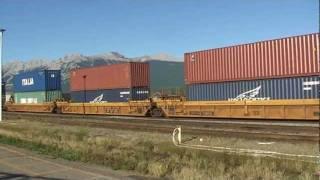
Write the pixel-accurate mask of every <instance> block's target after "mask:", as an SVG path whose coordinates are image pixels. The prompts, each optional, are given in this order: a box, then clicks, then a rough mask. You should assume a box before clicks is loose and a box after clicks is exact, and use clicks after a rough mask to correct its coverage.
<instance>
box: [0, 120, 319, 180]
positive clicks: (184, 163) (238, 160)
mask: <svg viewBox="0 0 320 180" xmlns="http://www.w3.org/2000/svg"><path fill="white" fill-rule="evenodd" d="M228 142H229V143H230V142H232V143H233V145H230V144H228ZM0 143H3V144H9V145H14V146H17V147H21V148H26V149H30V150H33V151H35V152H38V153H41V154H47V155H50V156H53V157H56V158H58V157H59V158H64V159H67V160H72V161H82V162H89V163H94V164H100V165H104V166H107V167H111V168H112V169H115V170H118V169H121V170H131V171H135V172H139V173H140V174H146V175H152V176H156V177H169V178H174V179H185V180H189V179H201V180H203V179H235V180H236V179H290V180H291V179H317V178H316V177H315V176H314V175H313V174H314V173H315V172H316V170H318V167H317V165H316V164H314V163H308V162H302V161H294V160H286V159H274V158H269V157H252V156H245V155H236V154H227V153H215V152H210V151H199V150H192V149H185V148H179V147H176V146H174V145H173V144H172V143H171V139H170V135H166V134H158V133H144V132H133V131H125V130H123V131H120V130H111V129H102V128H88V127H76V126H63V125H56V124H49V123H40V122H24V121H23V120H19V121H17V122H12V123H11V122H9V123H3V124H1V126H0ZM188 143H199V142H198V141H196V140H193V141H190V142H188ZM201 143H207V144H208V145H230V146H232V147H238V146H240V147H243V146H249V148H250V147H252V146H257V144H256V142H255V141H249V140H248V141H247V140H244V139H236V138H233V139H221V138H218V137H205V138H204V141H203V142H201ZM277 143H278V144H277V146H278V147H276V145H274V146H275V147H274V148H278V150H282V151H286V150H287V151H290V152H292V153H294V151H297V150H299V153H301V152H303V153H312V152H315V151H313V150H314V148H315V147H314V145H313V144H308V143H305V144H303V143H302V144H294V143H288V142H283V143H279V142H277ZM280 144H281V146H280ZM296 146H297V147H296ZM299 146H300V148H301V147H304V148H301V149H305V151H302V150H301V149H299V148H298V147H299ZM263 147H264V146H263ZM286 147H287V149H286ZM294 147H296V148H294ZM260 148H261V147H260ZM267 149H269V150H270V149H272V148H271V147H268V148H267ZM273 150H275V149H273Z"/></svg>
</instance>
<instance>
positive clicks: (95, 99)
mask: <svg viewBox="0 0 320 180" xmlns="http://www.w3.org/2000/svg"><path fill="white" fill-rule="evenodd" d="M102 99H103V94H101V95H100V96H97V97H95V98H94V99H93V100H92V101H90V103H103V102H106V101H102Z"/></svg>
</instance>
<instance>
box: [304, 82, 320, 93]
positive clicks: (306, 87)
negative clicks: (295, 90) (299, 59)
mask: <svg viewBox="0 0 320 180" xmlns="http://www.w3.org/2000/svg"><path fill="white" fill-rule="evenodd" d="M319 84H320V81H306V82H303V90H304V91H311V90H312V86H317V85H319Z"/></svg>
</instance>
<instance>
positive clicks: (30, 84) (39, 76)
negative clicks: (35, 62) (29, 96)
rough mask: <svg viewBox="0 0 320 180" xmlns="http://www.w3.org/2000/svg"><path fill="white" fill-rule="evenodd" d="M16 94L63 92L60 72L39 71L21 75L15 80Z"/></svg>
mask: <svg viewBox="0 0 320 180" xmlns="http://www.w3.org/2000/svg"><path fill="white" fill-rule="evenodd" d="M13 86H14V87H13V90H14V92H32V91H52V90H61V73H60V70H38V71H31V72H25V73H20V74H17V75H15V76H14V79H13Z"/></svg>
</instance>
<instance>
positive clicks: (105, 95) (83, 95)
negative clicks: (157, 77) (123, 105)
mask: <svg viewBox="0 0 320 180" xmlns="http://www.w3.org/2000/svg"><path fill="white" fill-rule="evenodd" d="M70 94H71V101H72V102H92V103H99V102H127V101H129V100H145V99H148V97H149V87H135V88H129V89H128V88H120V89H104V90H86V91H72V92H70Z"/></svg>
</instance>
